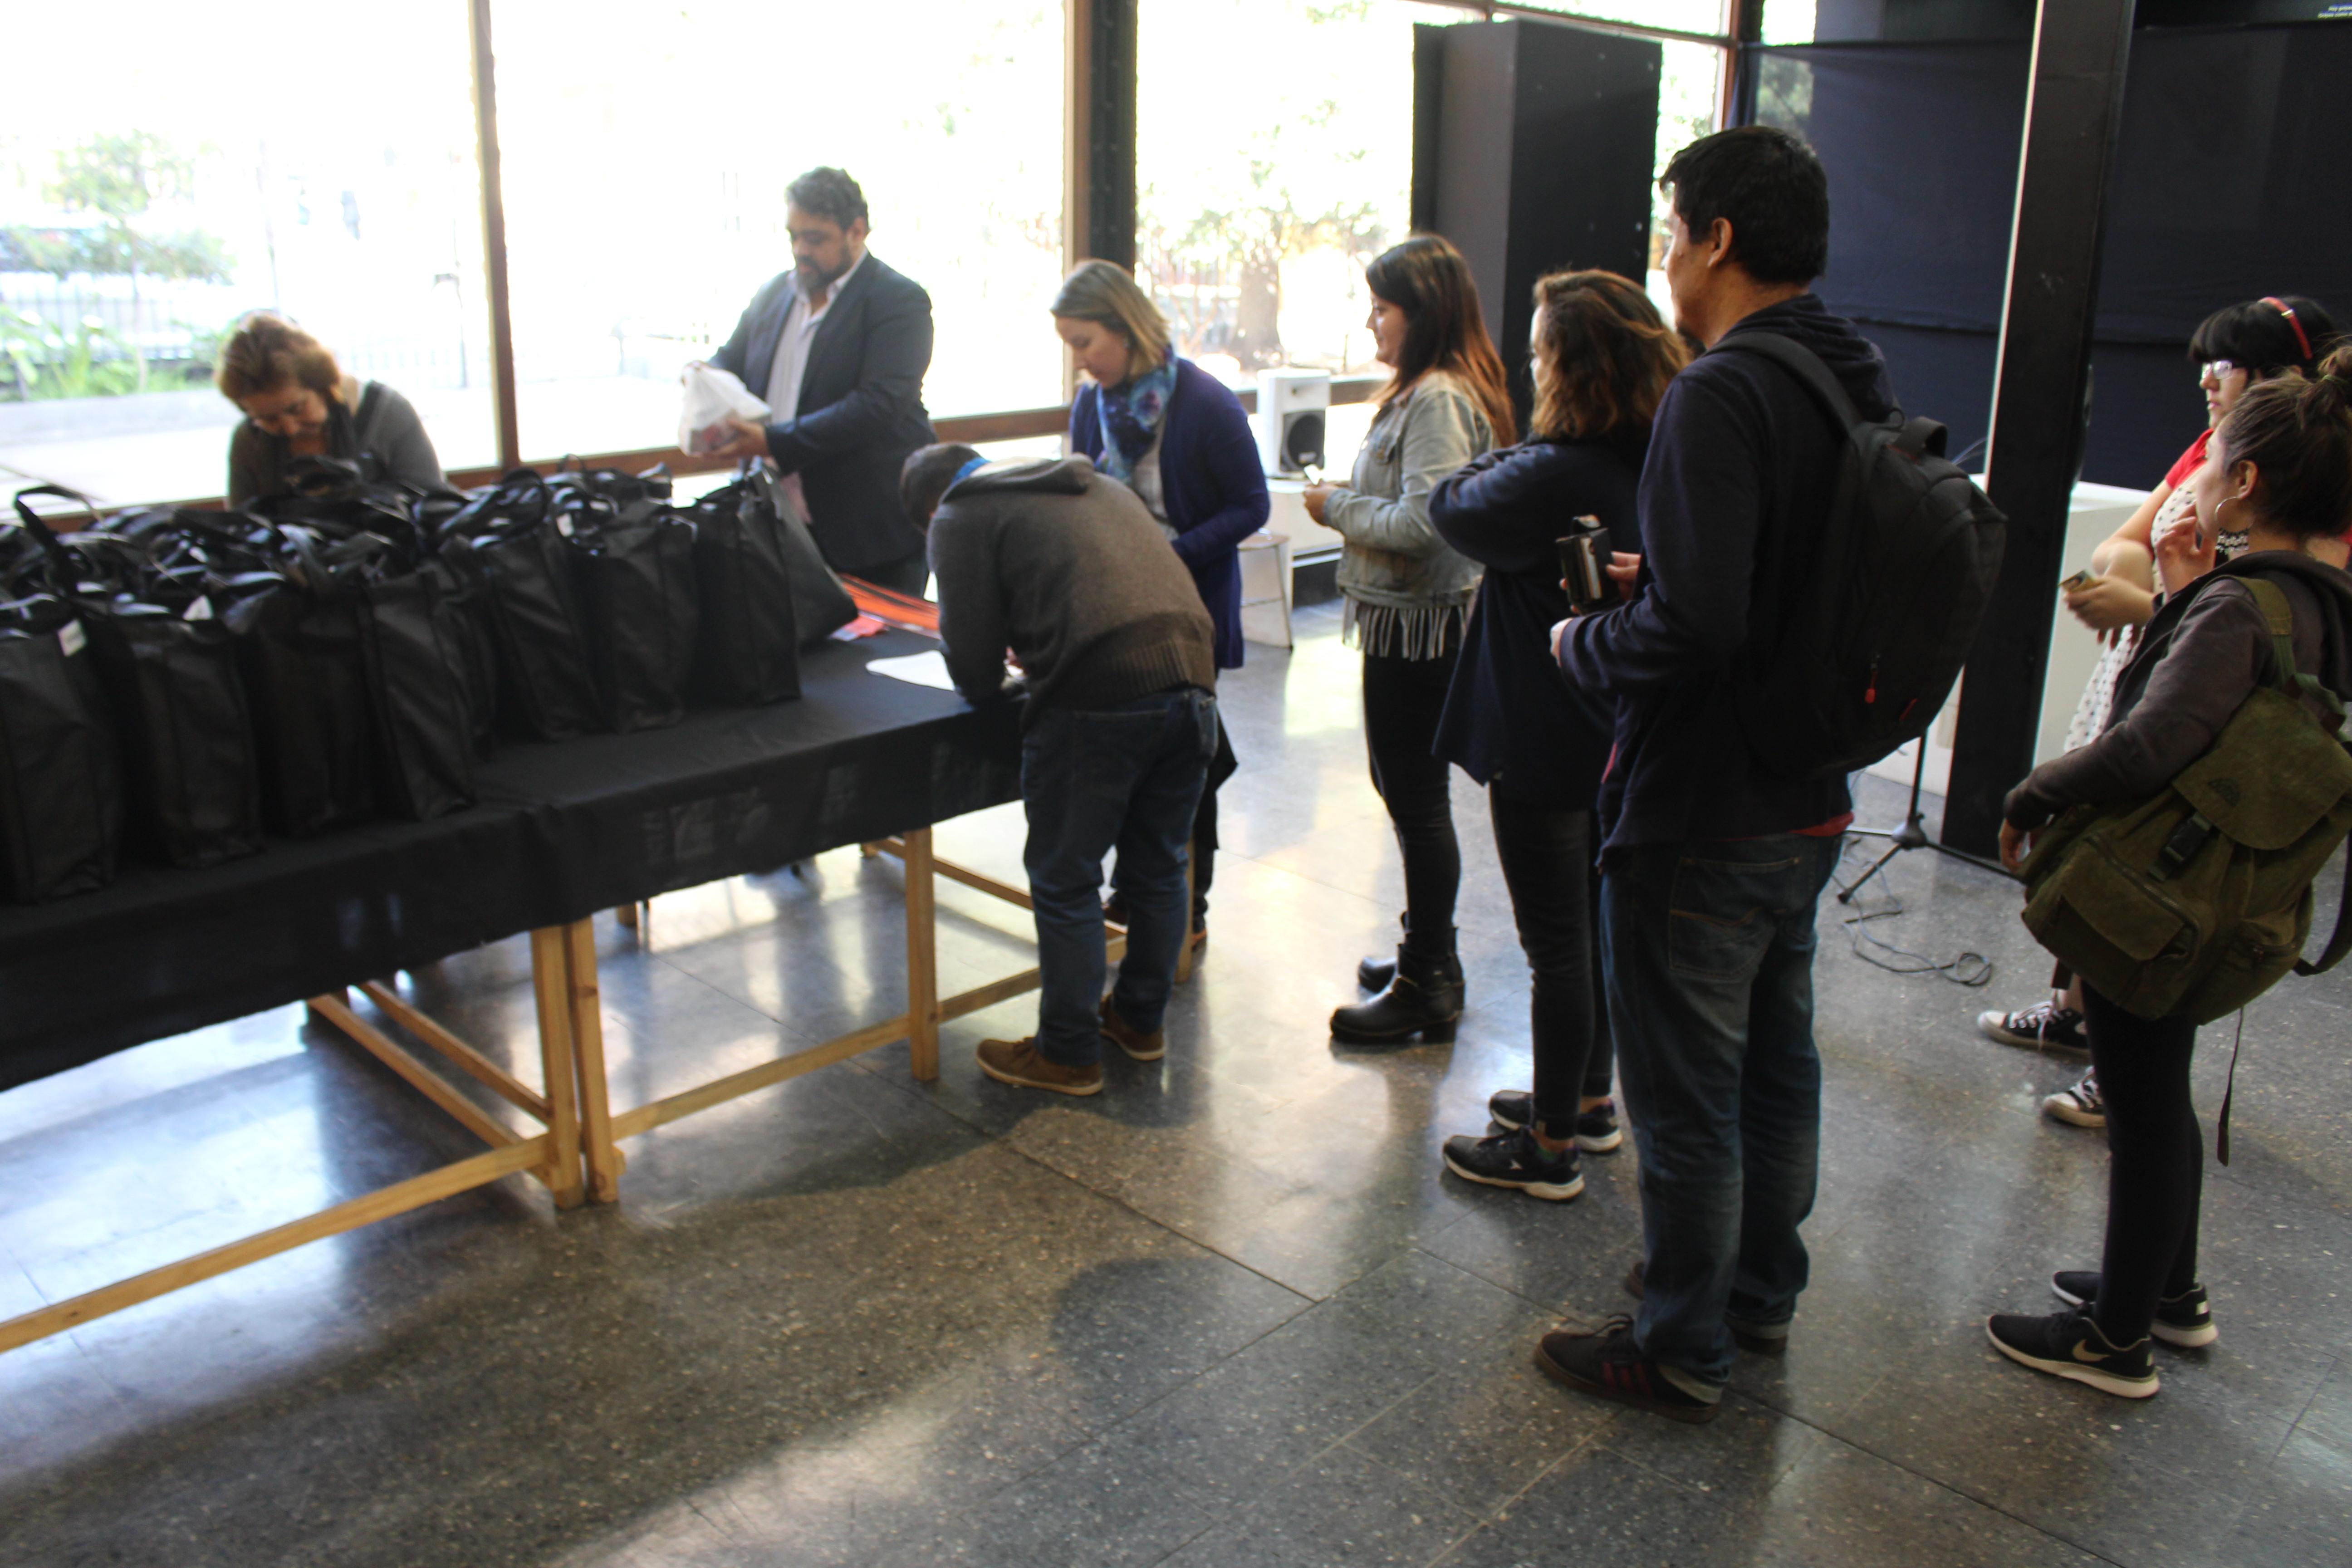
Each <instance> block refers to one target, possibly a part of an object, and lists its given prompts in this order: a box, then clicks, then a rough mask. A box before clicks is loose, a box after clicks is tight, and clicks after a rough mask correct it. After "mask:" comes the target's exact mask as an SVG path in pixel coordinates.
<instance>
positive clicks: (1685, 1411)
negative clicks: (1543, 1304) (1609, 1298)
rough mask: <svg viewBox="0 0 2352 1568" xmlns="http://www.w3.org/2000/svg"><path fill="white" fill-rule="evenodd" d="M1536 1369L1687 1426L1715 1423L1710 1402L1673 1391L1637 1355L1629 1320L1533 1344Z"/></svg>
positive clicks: (1555, 1335) (1555, 1334) (1655, 1365)
mask: <svg viewBox="0 0 2352 1568" xmlns="http://www.w3.org/2000/svg"><path fill="white" fill-rule="evenodd" d="M1536 1365H1537V1367H1538V1369H1539V1370H1541V1372H1542V1373H1543V1374H1544V1375H1545V1376H1546V1377H1549V1378H1551V1379H1552V1380H1553V1381H1555V1382H1558V1383H1564V1384H1568V1385H1569V1386H1570V1388H1573V1389H1577V1390H1580V1391H1581V1392H1582V1393H1585V1394H1597V1395H1599V1396H1600V1397H1601V1398H1602V1399H1613V1400H1615V1401H1616V1402H1617V1403H1618V1404H1620V1405H1632V1406H1633V1408H1635V1409H1636V1410H1652V1411H1655V1412H1656V1413H1657V1414H1659V1415H1664V1416H1668V1417H1670V1418H1672V1419H1674V1420H1676V1421H1689V1422H1692V1423H1697V1422H1702V1421H1712V1420H1714V1419H1715V1410H1716V1406H1715V1404H1714V1402H1713V1401H1711V1400H1706V1399H1701V1398H1699V1397H1698V1396H1697V1395H1696V1394H1690V1393H1686V1392H1685V1391H1684V1390H1683V1389H1680V1388H1677V1387H1676V1386H1675V1384H1673V1383H1671V1382H1669V1381H1668V1380H1667V1378H1666V1376H1665V1374H1664V1371H1663V1370H1662V1369H1661V1368H1660V1367H1659V1365H1658V1363H1656V1362H1654V1361H1652V1360H1651V1359H1650V1358H1649V1357H1648V1356H1645V1355H1643V1353H1642V1352H1641V1349H1640V1348H1639V1347H1638V1346H1636V1345H1635V1344H1634V1343H1633V1319H1631V1318H1622V1317H1621V1318H1612V1319H1610V1320H1609V1321H1607V1322H1605V1323H1603V1324H1601V1331H1600V1332H1599V1333H1594V1334H1582V1333H1577V1332H1575V1331H1572V1330H1569V1329H1556V1330H1554V1331H1552V1332H1550V1333H1548V1334H1546V1335H1545V1336H1544V1337H1543V1340H1542V1342H1541V1343H1539V1344H1538V1345H1537V1346H1536Z"/></svg>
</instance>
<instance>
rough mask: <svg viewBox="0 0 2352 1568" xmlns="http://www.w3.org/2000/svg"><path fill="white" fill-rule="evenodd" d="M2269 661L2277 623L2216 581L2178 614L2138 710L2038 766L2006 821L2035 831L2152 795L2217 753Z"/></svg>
mask: <svg viewBox="0 0 2352 1568" xmlns="http://www.w3.org/2000/svg"><path fill="white" fill-rule="evenodd" d="M2270 659H2271V637H2270V626H2269V624H2268V623H2267V622H2265V621H2264V620H2263V612H2262V609H2261V606H2259V605H2256V604H2255V603H2254V595H2253V594H2252V591H2251V590H2249V589H2248V588H2246V587H2244V586H2243V585H2242V584H2238V583H2234V582H2231V581H2228V580H2226V579H2225V580H2223V581H2221V582H2219V583H2215V584H2213V585H2212V586H2211V587H2210V588H2208V589H2206V590H2205V591H2204V592H2203V593H2201V594H2200V595H2198V596H2197V602H2196V603H2195V604H2192V605H2189V610H2188V613H2187V614H2185V615H2183V616H2181V617H2180V626H2179V629H2178V630H2177V631H2175V632H2174V633H2173V637H2172V643H2171V646H2170V647H2168V648H2166V649H2165V651H2164V657H2163V658H2160V659H2158V661H2157V666H2156V668H2154V669H2152V670H2150V671H2149V672H2148V677H2147V691H2146V692H2145V693H2144V694H2143V695H2142V696H2141V698H2140V700H2139V701H2138V702H2137V704H2136V705H2135V706H2134V707H2133V709H2132V710H2131V711H2130V712H2128V713H2126V714H2125V715H2124V716H2123V717H2122V718H2121V719H2118V720H2116V721H2115V722H2114V723H2113V724H2110V725H2108V726H2107V728H2106V729H2105V730H2103V731H2100V733H2099V735H2098V737H2097V738H2096V739H2095V740H2094V741H2092V742H2090V743H2089V744H2088V745H2084V746H2079V747H2077V748H2075V749H2074V751H2071V752H2067V753H2066V754H2065V755H2064V756H2063V757H2053V758H2051V759H2050V760H2049V761H2048V762H2046V763H2042V765H2041V766H2040V767H2038V768H2036V769H2034V770H2033V772H2032V773H2030V774H2028V775H2027V776H2026V780H2025V782H2024V783H2023V784H2019V785H2018V786H2017V787H2016V788H2015V789H2013V790H2011V791H2010V792H2009V798H2008V800H2007V801H2005V802H2004V803H2003V804H2002V807H2001V815H2002V816H2005V817H2007V818H2008V820H2009V822H2010V825H2011V826H2014V827H2022V828H2034V827H2040V826H2042V825H2043V824H2044V823H2046V822H2048V821H2049V820H2050V819H2051V818H2052V817H2053V816H2057V815H2058V814H2059V813H2060V812H2062V811H2063V810H2065V809H2066V808H2067V807H2068V806H2070V805H2098V804H2102V803H2104V802H2107V801H2117V800H2137V799H2140V798H2141V797H2143V796H2146V795H2154V794H2155V793H2156V792H2157V791H2158V790H2159V789H2162V788H2163V787H2164V786H2165V785H2166V784H2170V783H2171V782H2172V781H2173V779H2174V778H2175V777H2177V776H2178V775H2179V773H2180V771H2181V770H2182V769H2183V768H2185V767H2187V766H2188V765H2189V763H2193V762H2195V761H2196V760H2197V759H2198V758H2200V757H2201V756H2203V755H2204V754H2205V753H2206V752H2208V751H2210V750H2211V748H2212V745H2213V742H2214V739H2215V737H2217V736H2219V735H2220V734H2221V731H2222V729H2223V727H2224V726H2226V725H2227V724H2228V723H2229V722H2230V721H2231V718H2232V717H2234V716H2235V715H2236V713H2237V711H2238V710H2239V708H2241V707H2242V706H2243V705H2244V703H2245V700H2246V699H2247V697H2248V696H2249V695H2251V694H2252V691H2253V689H2254V688H2255V687H2256V686H2258V685H2260V684H2262V682H2263V679H2264V678H2265V676H2266V674H2267V673H2268V671H2269V668H2270Z"/></svg>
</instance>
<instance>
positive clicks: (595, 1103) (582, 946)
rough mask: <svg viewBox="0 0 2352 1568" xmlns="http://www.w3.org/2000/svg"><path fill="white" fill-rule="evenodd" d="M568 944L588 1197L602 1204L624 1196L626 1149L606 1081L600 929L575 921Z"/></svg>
mask: <svg viewBox="0 0 2352 1568" xmlns="http://www.w3.org/2000/svg"><path fill="white" fill-rule="evenodd" d="M558 934H559V936H560V938H561V940H562V943H563V960H564V962H563V982H564V1005H565V1011H566V1013H567V1015H568V1016H569V1017H570V1020H571V1024H572V1063H573V1066H574V1067H576V1068H578V1069H579V1070H578V1077H579V1083H580V1152H581V1155H582V1157H583V1160H584V1161H585V1162H586V1163H587V1166H588V1196H589V1197H590V1198H591V1199H593V1201H595V1202H597V1203H600V1204H609V1203H613V1202H614V1201H616V1200H617V1199H618V1198H619V1197H620V1195H621V1170H622V1165H623V1161H622V1159H621V1152H620V1150H619V1149H617V1148H615V1147H614V1143H613V1101H612V1097H611V1094H610V1092H609V1091H608V1090H607V1089H606V1088H605V1083H604V1006H603V1003H602V1000H601V998H600V996H599V994H598V993H597V989H596V930H595V926H594V925H593V922H591V921H572V923H571V924H570V925H568V926H565V927H563V928H562V931H560V932H559V933H558Z"/></svg>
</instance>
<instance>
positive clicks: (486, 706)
mask: <svg viewBox="0 0 2352 1568" xmlns="http://www.w3.org/2000/svg"><path fill="white" fill-rule="evenodd" d="M417 571H418V572H419V574H422V575H423V576H424V577H425V578H426V579H427V580H428V581H429V582H430V583H431V584H432V585H433V603H434V610H435V614H436V616H437V617H438V618H439V620H440V622H441V624H442V628H443V630H444V632H445V633H446V636H447V637H449V638H450V639H451V641H452V642H453V643H454V644H455V647H456V654H457V661H458V668H459V669H460V671H461V672H462V673H463V674H464V676H465V681H466V711H467V717H468V720H469V721H470V722H471V724H472V726H473V744H474V755H475V756H476V757H478V758H480V757H487V756H488V755H489V754H490V752H492V751H494V750H495V749H496V748H497V743H498V722H499V644H498V624H497V614H496V611H495V609H494V608H493V606H492V605H491V602H490V595H491V592H492V590H491V588H490V577H489V573H488V569H487V568H485V567H484V566H483V564H482V560H481V556H480V555H479V554H478V552H476V551H475V549H474V547H473V545H472V543H470V542H468V541H467V540H465V539H462V538H459V537H457V536H455V535H452V536H450V537H448V538H446V539H444V540H442V541H441V543H440V547H439V548H438V549H437V550H436V552H434V553H433V555H432V556H431V557H430V558H428V559H427V560H426V561H425V562H424V563H423V564H421V565H420V566H418V568H417Z"/></svg>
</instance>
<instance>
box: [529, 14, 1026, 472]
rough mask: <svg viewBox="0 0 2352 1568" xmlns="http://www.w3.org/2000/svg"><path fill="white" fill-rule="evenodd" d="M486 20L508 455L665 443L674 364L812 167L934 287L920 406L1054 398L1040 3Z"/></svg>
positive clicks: (744, 287)
mask: <svg viewBox="0 0 2352 1568" xmlns="http://www.w3.org/2000/svg"><path fill="white" fill-rule="evenodd" d="M583 9H584V10H587V11H589V12H591V13H593V14H591V15H583ZM496 17H497V51H498V83H499V144H500V153H501V156H502V159H503V162H504V182H503V183H504V188H505V192H506V206H507V243H508V251H509V269H510V270H509V279H510V292H511V294H512V298H513V300H514V307H513V309H514V330H515V369H516V375H517V380H518V382H519V388H518V401H519V404H520V421H521V440H522V449H523V453H524V455H525V456H527V457H548V456H552V455H555V454H558V453H562V452H567V451H577V452H598V451H614V450H625V449H628V448H634V447H658V446H663V445H666V444H667V443H668V442H669V441H670V440H672V439H673V438H674V437H675V435H676V430H677V410H678V393H677V373H678V369H679V367H680V366H681V365H683V364H684V363H686V362H687V361H688V360H690V359H700V358H705V357H707V356H708V355H709V353H711V352H712V350H713V349H714V348H715V347H716V346H717V345H718V344H719V343H721V342H725V341H726V338H727V335H728V333H729V332H730V331H732V330H733V329H734V326H735V321H736V318H737V316H738V315H739V314H740V312H741V310H742V309H743V307H744V305H745V304H746V303H747V302H749V300H751V295H752V293H753V292H754V291H755V290H756V289H759V287H760V286H761V284H763V283H765V282H766V281H767V280H768V279H771V278H772V277H773V276H775V275H776V274H777V273H778V272H781V271H783V270H785V269H786V268H789V267H790V266H791V265H792V255H791V247H790V243H789V241H788V240H787V239H786V238H785V235H784V187H785V185H786V184H788V183H790V181H791V180H792V179H793V176H795V175H797V174H801V173H803V171H805V170H807V169H810V168H812V167H814V166H816V165H818V164H832V165H835V166H836V167H840V168H843V169H846V170H847V171H848V172H849V173H850V174H851V175H852V176H853V177H855V178H856V180H857V182H858V183H859V184H860V185H861V186H862V187H863V188H864V190H865V193H866V201H867V204H868V205H870V206H871V208H872V210H873V218H872V221H873V226H874V233H873V239H872V242H871V244H872V252H873V254H874V255H875V256H877V257H879V258H882V259H883V260H884V261H887V263H888V264H889V265H890V266H892V267H894V268H898V270H899V271H901V272H904V273H906V274H907V275H908V277H910V278H912V279H915V280H916V281H917V282H919V283H920V284H922V285H923V286H924V287H925V288H926V289H929V291H930V295H931V302H932V307H933V319H934V321H936V323H937V327H938V333H939V336H938V342H937V347H936V349H935V351H934V353H933V355H932V359H931V370H930V374H929V378H928V380H927V382H926V384H925V386H924V401H925V402H926V404H928V405H929V408H930V410H931V412H932V413H933V414H934V415H942V414H971V413H979V412H982V411H989V410H995V409H1004V408H1022V407H1035V406H1039V405H1046V404H1052V403H1055V402H1058V401H1059V400H1060V397H1061V392H1062V349H1061V344H1060V342H1059V340H1057V339H1056V338H1055V335H1054V330H1053V323H1052V321H1051V319H1050V318H1049V317H1048V316H1047V315H1046V314H1045V307H1046V305H1047V304H1048V302H1050V300H1052V298H1053V291H1054V287H1055V283H1056V282H1057V281H1058V280H1059V279H1060V276H1061V256H1062V235H1061V224H1062V216H1061V215H1062V76H1063V55H1062V5H1061V4H1060V0H1029V3H1027V4H1010V5H969V4H963V3H961V0H895V3H894V4H892V5H888V6H884V7H871V6H860V5H814V6H813V5H775V4H773V3H772V0H712V3H694V4H687V5H677V6H662V7H648V6H637V5H618V6H610V7H584V8H583V6H582V5H580V4H579V3H578V0H562V3H559V0H499V4H498V5H497V9H496ZM622 37H625V38H626V40H627V42H626V46H625V48H624V47H619V46H617V45H616V42H615V40H616V39H618V38H622Z"/></svg>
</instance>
